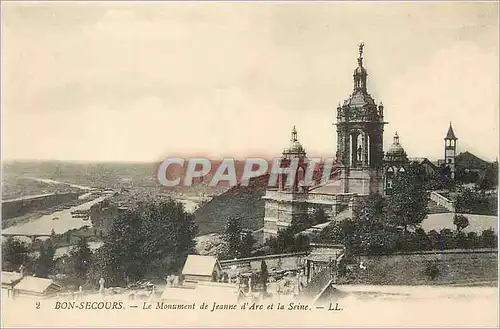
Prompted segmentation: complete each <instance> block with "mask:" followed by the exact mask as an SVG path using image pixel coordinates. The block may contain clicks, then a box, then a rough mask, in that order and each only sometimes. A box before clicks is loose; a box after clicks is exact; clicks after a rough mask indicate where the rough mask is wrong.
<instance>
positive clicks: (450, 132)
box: [444, 121, 458, 140]
mask: <svg viewBox="0 0 500 329" xmlns="http://www.w3.org/2000/svg"><path fill="white" fill-rule="evenodd" d="M444 139H449V140H457V139H458V138H457V137H456V136H455V132H454V131H453V126H452V125H451V121H450V127H449V128H448V133H447V134H446V137H445V138H444Z"/></svg>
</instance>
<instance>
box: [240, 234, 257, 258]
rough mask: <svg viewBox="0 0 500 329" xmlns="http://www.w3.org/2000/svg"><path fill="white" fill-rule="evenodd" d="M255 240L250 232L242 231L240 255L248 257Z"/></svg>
mask: <svg viewBox="0 0 500 329" xmlns="http://www.w3.org/2000/svg"><path fill="white" fill-rule="evenodd" d="M256 242H257V241H256V240H255V238H254V237H253V235H252V232H243V233H242V238H241V242H240V246H239V252H240V256H241V257H250V256H251V255H252V251H253V248H254V245H255V243H256Z"/></svg>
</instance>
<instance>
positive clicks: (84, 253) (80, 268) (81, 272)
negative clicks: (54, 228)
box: [69, 237, 92, 280]
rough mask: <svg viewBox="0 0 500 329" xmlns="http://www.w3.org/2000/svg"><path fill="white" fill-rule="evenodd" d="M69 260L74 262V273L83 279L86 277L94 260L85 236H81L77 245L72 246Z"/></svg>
mask: <svg viewBox="0 0 500 329" xmlns="http://www.w3.org/2000/svg"><path fill="white" fill-rule="evenodd" d="M69 261H70V262H71V263H72V267H73V272H74V274H75V275H76V276H77V277H78V278H79V279H81V280H83V279H85V278H86V276H87V273H88V271H89V268H90V266H91V262H92V251H91V250H90V248H89V245H88V243H87V239H86V238H85V237H82V238H80V240H79V241H78V243H77V245H76V246H75V247H73V248H71V250H70V253H69Z"/></svg>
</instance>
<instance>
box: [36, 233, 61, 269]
mask: <svg viewBox="0 0 500 329" xmlns="http://www.w3.org/2000/svg"><path fill="white" fill-rule="evenodd" d="M55 253H56V249H55V248H54V246H53V245H52V243H51V242H50V240H49V241H48V242H46V243H42V244H41V245H40V254H39V256H38V257H37V259H36V260H35V264H34V265H35V270H34V272H35V276H37V277H39V278H46V277H48V276H49V274H52V270H53V268H54V265H55V259H54V256H55Z"/></svg>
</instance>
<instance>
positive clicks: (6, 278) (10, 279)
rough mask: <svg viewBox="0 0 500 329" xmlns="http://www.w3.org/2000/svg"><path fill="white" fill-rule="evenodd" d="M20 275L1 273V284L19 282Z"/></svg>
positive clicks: (16, 273)
mask: <svg viewBox="0 0 500 329" xmlns="http://www.w3.org/2000/svg"><path fill="white" fill-rule="evenodd" d="M22 277H23V276H22V274H21V273H18V272H4V271H2V284H8V285H12V284H13V283H15V282H16V281H18V280H21V278H22Z"/></svg>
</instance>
